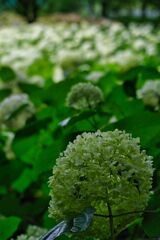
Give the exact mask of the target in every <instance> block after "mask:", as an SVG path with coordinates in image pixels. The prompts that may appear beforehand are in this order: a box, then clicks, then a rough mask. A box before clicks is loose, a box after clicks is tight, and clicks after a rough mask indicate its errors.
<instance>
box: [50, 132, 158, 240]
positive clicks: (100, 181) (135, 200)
mask: <svg viewBox="0 0 160 240" xmlns="http://www.w3.org/2000/svg"><path fill="white" fill-rule="evenodd" d="M152 175H153V168H152V157H151V156H147V155H146V152H145V151H144V150H141V149H140V145H139V139H138V138H133V137H132V135H131V134H128V133H126V132H125V131H119V130H114V131H108V132H101V131H97V132H95V133H83V134H82V135H79V136H77V138H76V139H75V140H74V142H73V143H69V145H68V146H67V148H66V150H65V151H64V152H63V153H61V155H60V157H59V158H58V159H57V162H56V166H54V168H53V175H52V176H51V177H50V181H49V186H50V196H51V201H50V208H49V212H50V216H51V217H53V218H56V219H57V220H62V219H63V220H64V219H70V218H72V217H74V216H75V215H77V214H79V213H81V212H83V211H85V209H86V208H88V207H93V208H95V210H96V214H101V215H109V210H108V203H109V204H110V207H111V209H112V215H113V216H114V215H119V214H123V213H127V212H133V211H143V210H144V209H145V207H146V205H147V202H148V199H149V196H150V193H151V191H150V189H151V184H152ZM138 215H139V213H134V214H130V215H123V216H119V217H114V218H113V221H114V231H115V234H118V233H119V232H120V231H121V230H122V229H124V228H125V227H126V226H127V224H129V223H131V222H132V221H133V220H135V218H136V217H137V216H138ZM90 236H92V237H95V238H98V239H102V240H103V239H107V238H109V236H110V225H109V218H105V217H99V216H96V215H95V216H94V217H93V221H92V223H91V225H90V227H89V228H88V230H87V231H86V232H84V233H83V234H82V233H81V234H76V237H79V239H84V238H85V237H90Z"/></svg>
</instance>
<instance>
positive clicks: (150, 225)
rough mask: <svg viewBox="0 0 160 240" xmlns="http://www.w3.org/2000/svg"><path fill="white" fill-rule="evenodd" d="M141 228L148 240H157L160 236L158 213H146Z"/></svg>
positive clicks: (159, 217) (159, 215)
mask: <svg viewBox="0 0 160 240" xmlns="http://www.w3.org/2000/svg"><path fill="white" fill-rule="evenodd" d="M142 227H143V230H144V231H145V233H146V234H147V236H148V237H149V238H150V239H157V238H158V237H159V236H160V212H157V213H146V214H145V216H144V221H143V223H142Z"/></svg>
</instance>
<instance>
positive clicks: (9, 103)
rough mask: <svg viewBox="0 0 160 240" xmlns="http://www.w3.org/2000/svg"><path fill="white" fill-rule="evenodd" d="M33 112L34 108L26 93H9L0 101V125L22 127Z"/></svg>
mask: <svg viewBox="0 0 160 240" xmlns="http://www.w3.org/2000/svg"><path fill="white" fill-rule="evenodd" d="M34 112H35V108H34V106H33V104H32V103H31V101H30V100H29V97H28V95H27V94H25V93H19V94H14V95H11V96H9V97H7V98H5V99H4V100H3V101H2V102H1V103H0V127H1V128H3V127H5V126H6V127H8V128H14V129H19V128H22V127H23V126H24V125H25V123H26V121H27V120H28V119H29V118H30V117H31V116H32V115H33V114H34Z"/></svg>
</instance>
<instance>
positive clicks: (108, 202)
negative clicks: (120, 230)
mask: <svg viewBox="0 0 160 240" xmlns="http://www.w3.org/2000/svg"><path fill="white" fill-rule="evenodd" d="M107 207H108V213H109V215H108V216H109V225H110V232H111V240H115V237H114V223H113V215H112V208H111V205H110V201H109V194H108V190H107Z"/></svg>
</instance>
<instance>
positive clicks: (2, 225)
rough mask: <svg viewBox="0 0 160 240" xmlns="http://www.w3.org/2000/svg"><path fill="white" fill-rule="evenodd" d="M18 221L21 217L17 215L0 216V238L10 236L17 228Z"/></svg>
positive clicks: (4, 238)
mask: <svg viewBox="0 0 160 240" xmlns="http://www.w3.org/2000/svg"><path fill="white" fill-rule="evenodd" d="M20 222H21V219H20V218H17V217H8V218H0V239H1V240H7V239H8V238H10V237H11V236H12V235H13V234H14V233H15V231H16V230H17V229H18V226H19V224H20Z"/></svg>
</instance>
